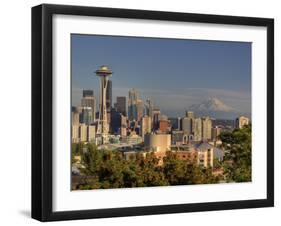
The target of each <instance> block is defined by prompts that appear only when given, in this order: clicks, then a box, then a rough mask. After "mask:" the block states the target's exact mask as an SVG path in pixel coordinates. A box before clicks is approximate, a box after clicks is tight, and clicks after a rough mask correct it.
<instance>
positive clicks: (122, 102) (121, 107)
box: [115, 97, 127, 116]
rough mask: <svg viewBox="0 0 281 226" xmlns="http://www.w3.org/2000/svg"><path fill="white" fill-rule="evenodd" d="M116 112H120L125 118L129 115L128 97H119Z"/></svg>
mask: <svg viewBox="0 0 281 226" xmlns="http://www.w3.org/2000/svg"><path fill="white" fill-rule="evenodd" d="M115 107H116V110H117V112H120V113H121V114H123V115H124V116H126V115H127V111H126V97H117V98H116V105H115Z"/></svg>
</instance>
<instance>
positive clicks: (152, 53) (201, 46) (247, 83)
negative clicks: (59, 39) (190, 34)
mask: <svg viewBox="0 0 281 226" xmlns="http://www.w3.org/2000/svg"><path fill="white" fill-rule="evenodd" d="M71 45H72V49H71V51H72V54H71V55H72V59H71V60H72V105H74V106H78V105H79V104H80V100H81V97H82V90H83V89H92V90H94V92H95V96H96V97H98V95H99V80H98V78H97V77H96V76H95V74H94V71H95V70H96V69H97V68H98V67H99V66H101V65H108V66H109V67H110V68H111V69H112V71H113V76H112V77H111V78H110V79H111V80H112V94H113V103H114V102H115V101H116V96H126V97H127V98H128V91H129V89H131V88H136V89H138V90H139V92H140V96H141V98H142V99H143V100H144V101H145V99H146V98H150V99H152V100H153V101H154V102H155V105H156V106H157V107H159V108H160V109H161V111H162V112H163V113H164V114H167V115H168V116H170V117H178V116H182V115H183V114H184V111H185V110H186V109H188V108H190V107H191V106H192V105H193V106H194V105H196V104H197V105H199V104H201V103H202V102H204V101H206V100H207V99H208V98H210V97H212V98H217V99H218V100H220V101H221V102H223V104H225V105H226V106H229V107H231V108H233V109H235V111H236V112H239V113H241V114H247V115H250V114H251V43H246V42H224V41H202V40H178V39H159V38H136V37H117V36H103V35H72V38H71ZM97 99H98V98H97Z"/></svg>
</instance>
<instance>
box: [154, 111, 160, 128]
mask: <svg viewBox="0 0 281 226" xmlns="http://www.w3.org/2000/svg"><path fill="white" fill-rule="evenodd" d="M160 115H161V111H160V109H159V108H154V109H153V111H152V116H153V118H152V119H153V130H157V129H158V127H159V119H160Z"/></svg>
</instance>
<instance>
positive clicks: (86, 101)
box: [81, 90, 96, 123]
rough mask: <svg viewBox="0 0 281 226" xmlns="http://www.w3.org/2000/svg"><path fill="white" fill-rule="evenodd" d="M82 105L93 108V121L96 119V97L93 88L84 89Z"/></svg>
mask: <svg viewBox="0 0 281 226" xmlns="http://www.w3.org/2000/svg"><path fill="white" fill-rule="evenodd" d="M81 107H90V108H92V121H91V123H94V122H95V121H96V98H95V97H94V91H93V90H83V98H82V99H81Z"/></svg>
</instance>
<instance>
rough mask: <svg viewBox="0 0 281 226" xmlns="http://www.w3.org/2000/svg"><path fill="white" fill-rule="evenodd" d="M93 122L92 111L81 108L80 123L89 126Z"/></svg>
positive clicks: (89, 108)
mask: <svg viewBox="0 0 281 226" xmlns="http://www.w3.org/2000/svg"><path fill="white" fill-rule="evenodd" d="M92 121H93V111H92V108H91V107H82V114H81V123H84V124H86V125H90V124H91V123H92Z"/></svg>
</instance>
